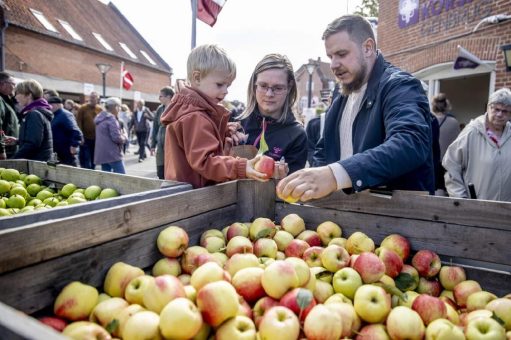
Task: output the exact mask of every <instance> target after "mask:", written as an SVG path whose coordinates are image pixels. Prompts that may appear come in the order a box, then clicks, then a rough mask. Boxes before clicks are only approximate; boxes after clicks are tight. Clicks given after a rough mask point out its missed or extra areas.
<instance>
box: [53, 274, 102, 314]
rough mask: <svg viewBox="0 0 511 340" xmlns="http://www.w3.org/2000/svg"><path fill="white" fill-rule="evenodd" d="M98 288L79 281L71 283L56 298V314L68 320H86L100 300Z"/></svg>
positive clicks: (54, 309)
mask: <svg viewBox="0 0 511 340" xmlns="http://www.w3.org/2000/svg"><path fill="white" fill-rule="evenodd" d="M98 295H99V294H98V290H97V289H96V288H94V287H92V286H89V285H86V284H83V283H81V282H78V281H74V282H71V283H69V284H68V285H67V286H65V287H64V289H62V291H61V292H60V294H59V295H58V296H57V299H56V300H55V304H54V306H53V311H54V313H55V315H57V316H60V317H63V318H65V319H68V320H73V321H75V320H84V319H87V318H88V317H89V314H90V313H91V311H92V309H93V308H94V306H95V305H96V303H97V301H98Z"/></svg>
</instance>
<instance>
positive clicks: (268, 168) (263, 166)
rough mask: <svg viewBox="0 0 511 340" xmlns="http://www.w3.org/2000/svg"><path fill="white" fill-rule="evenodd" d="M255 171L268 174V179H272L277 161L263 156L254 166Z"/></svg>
mask: <svg viewBox="0 0 511 340" xmlns="http://www.w3.org/2000/svg"><path fill="white" fill-rule="evenodd" d="M254 169H256V170H257V171H259V172H262V173H263V174H266V178H271V176H273V170H274V169H275V161H274V160H273V158H271V157H268V156H261V158H260V159H259V160H258V161H257V162H256V164H255V165H254Z"/></svg>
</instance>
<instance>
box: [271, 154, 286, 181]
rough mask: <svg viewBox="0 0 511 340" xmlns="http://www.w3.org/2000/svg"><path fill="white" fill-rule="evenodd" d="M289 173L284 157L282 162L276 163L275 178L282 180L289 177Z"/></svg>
mask: <svg viewBox="0 0 511 340" xmlns="http://www.w3.org/2000/svg"><path fill="white" fill-rule="evenodd" d="M288 173H289V166H288V164H287V163H286V160H285V159H284V157H282V158H281V159H280V161H278V162H275V168H274V170H273V178H275V179H281V178H284V177H286V176H287V174H288Z"/></svg>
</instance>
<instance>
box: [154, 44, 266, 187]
mask: <svg viewBox="0 0 511 340" xmlns="http://www.w3.org/2000/svg"><path fill="white" fill-rule="evenodd" d="M187 78H188V82H189V83H190V86H186V87H184V88H183V89H182V90H181V91H179V92H178V93H177V94H176V95H174V97H173V98H172V101H171V103H170V104H169V106H168V107H167V109H166V110H165V112H164V113H163V114H162V117H161V123H162V124H163V125H164V126H166V129H167V130H166V136H165V147H164V150H165V179H167V180H175V181H181V182H187V183H190V184H192V186H193V187H194V188H201V187H204V186H207V185H213V184H215V183H219V182H225V181H229V180H234V179H240V178H252V179H256V180H263V179H264V178H265V174H263V173H260V172H258V171H256V170H255V169H254V164H255V163H256V161H257V160H258V159H259V157H256V158H254V159H252V160H247V159H245V158H237V157H232V156H228V155H227V150H226V145H225V141H226V138H227V139H230V138H231V137H232V135H231V134H232V133H233V131H232V129H228V127H227V122H228V120H229V111H228V110H227V109H225V108H224V107H223V106H221V105H220V104H219V103H220V102H221V101H222V100H223V99H224V98H225V96H226V95H227V89H228V88H229V86H231V84H232V82H233V81H234V78H236V65H235V64H234V62H233V61H232V60H231V59H230V58H229V57H228V56H227V55H226V53H225V51H224V50H223V49H221V48H219V47H218V46H216V45H202V46H198V47H196V48H195V49H193V50H192V52H191V53H190V55H189V56H188V62H187Z"/></svg>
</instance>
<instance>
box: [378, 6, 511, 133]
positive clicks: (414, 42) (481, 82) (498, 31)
mask: <svg viewBox="0 0 511 340" xmlns="http://www.w3.org/2000/svg"><path fill="white" fill-rule="evenodd" d="M379 8H380V9H379V26H378V47H379V48H380V49H381V50H382V52H383V55H384V56H385V58H386V59H387V60H388V61H390V62H391V63H393V64H394V65H396V66H399V67H400V68H402V69H403V70H406V71H408V72H410V73H412V74H414V75H415V76H416V77H417V78H419V79H421V80H423V81H425V82H426V83H427V84H428V85H429V93H428V95H429V97H430V98H432V96H434V95H435V94H437V93H439V92H444V93H446V94H447V96H448V98H449V99H450V101H451V104H452V106H453V110H452V111H453V113H454V114H455V116H456V117H457V118H458V120H459V121H460V123H465V124H466V123H468V122H469V121H470V119H471V118H474V117H476V116H478V115H480V114H482V113H483V112H484V111H485V109H486V103H487V99H488V96H489V94H490V93H492V92H493V91H494V90H495V89H499V88H502V87H511V72H507V71H506V65H505V60H504V54H503V51H502V49H501V47H502V46H505V45H508V44H511V1H509V0H386V1H380V7H379ZM496 15H499V17H498V20H491V19H497V18H496V17H493V16H496ZM491 21H493V23H492V22H491ZM458 45H459V46H461V47H462V48H464V49H466V50H467V51H469V52H470V53H471V54H473V55H474V56H476V57H477V58H479V59H480V60H481V61H482V62H483V63H482V64H481V65H479V66H478V67H476V68H473V69H470V68H463V69H458V70H455V69H454V68H453V65H454V61H455V60H456V58H457V56H458V53H459V52H458Z"/></svg>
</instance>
